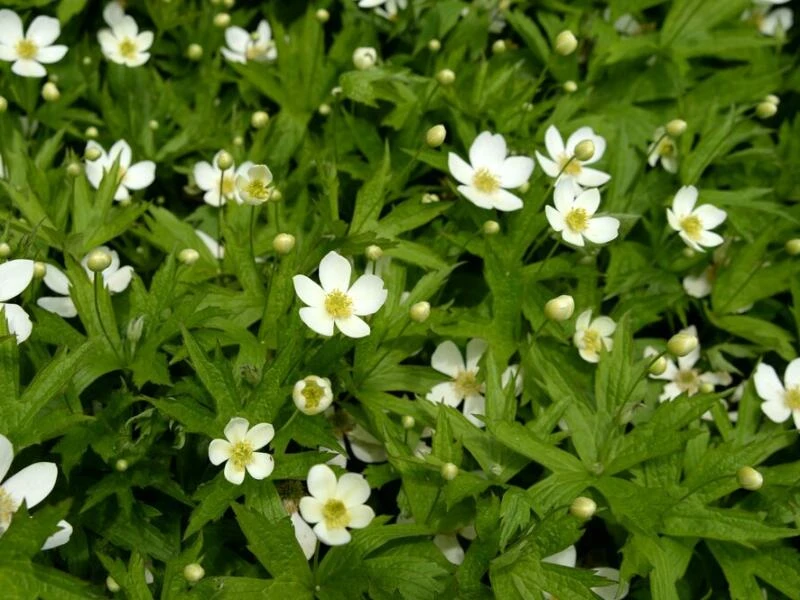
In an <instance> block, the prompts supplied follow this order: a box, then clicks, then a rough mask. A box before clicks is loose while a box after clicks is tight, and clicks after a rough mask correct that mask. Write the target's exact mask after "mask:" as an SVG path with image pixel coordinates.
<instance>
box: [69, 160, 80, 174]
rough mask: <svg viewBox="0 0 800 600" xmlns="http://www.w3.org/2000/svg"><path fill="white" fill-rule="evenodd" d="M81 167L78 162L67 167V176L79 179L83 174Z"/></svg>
mask: <svg viewBox="0 0 800 600" xmlns="http://www.w3.org/2000/svg"><path fill="white" fill-rule="evenodd" d="M81 171H82V169H81V165H80V163H77V162H71V163H69V164H68V165H67V175H69V176H70V177H77V176H78V175H80V174H81Z"/></svg>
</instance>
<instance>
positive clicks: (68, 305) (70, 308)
mask: <svg viewBox="0 0 800 600" xmlns="http://www.w3.org/2000/svg"><path fill="white" fill-rule="evenodd" d="M36 304H37V305H38V306H39V307H40V308H43V309H44V310H46V311H47V312H50V313H53V314H56V315H58V316H59V317H63V318H65V319H71V318H72V317H75V316H77V315H78V309H77V308H75V303H74V302H73V301H72V298H70V297H69V296H43V297H41V298H38V299H37V300H36Z"/></svg>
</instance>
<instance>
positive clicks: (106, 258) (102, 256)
mask: <svg viewBox="0 0 800 600" xmlns="http://www.w3.org/2000/svg"><path fill="white" fill-rule="evenodd" d="M110 265H111V253H110V252H108V250H102V249H100V248H96V249H94V250H92V251H91V252H89V257H88V258H87V259H86V266H87V267H89V270H90V271H92V272H93V273H99V272H100V271H105V270H106V269H107V268H108V267H109V266H110Z"/></svg>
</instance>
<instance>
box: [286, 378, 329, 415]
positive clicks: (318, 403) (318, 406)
mask: <svg viewBox="0 0 800 600" xmlns="http://www.w3.org/2000/svg"><path fill="white" fill-rule="evenodd" d="M292 400H293V401H294V404H295V406H296V407H297V409H298V410H299V411H300V412H302V413H304V414H306V415H318V414H319V413H321V412H323V411H325V410H327V408H328V407H329V406H330V405H331V403H332V402H333V390H332V389H331V380H330V379H328V378H327V377H317V376H316V375H308V376H306V377H304V378H303V379H301V380H299V381H298V382H297V383H295V384H294V387H293V388H292Z"/></svg>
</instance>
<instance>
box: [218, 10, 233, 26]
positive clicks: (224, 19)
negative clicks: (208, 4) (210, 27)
mask: <svg viewBox="0 0 800 600" xmlns="http://www.w3.org/2000/svg"><path fill="white" fill-rule="evenodd" d="M230 24H231V16H230V15H229V14H228V13H224V12H223V13H217V14H216V15H214V27H219V28H222V27H227V26H228V25H230Z"/></svg>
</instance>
